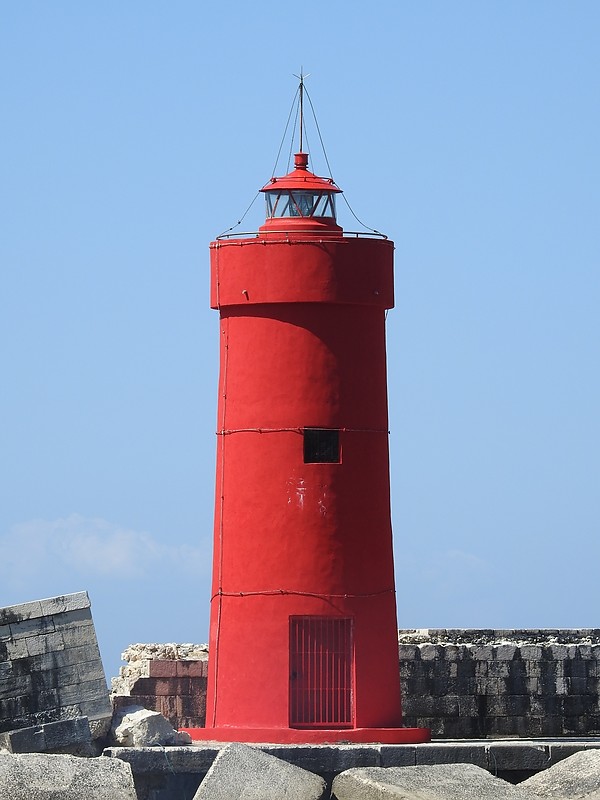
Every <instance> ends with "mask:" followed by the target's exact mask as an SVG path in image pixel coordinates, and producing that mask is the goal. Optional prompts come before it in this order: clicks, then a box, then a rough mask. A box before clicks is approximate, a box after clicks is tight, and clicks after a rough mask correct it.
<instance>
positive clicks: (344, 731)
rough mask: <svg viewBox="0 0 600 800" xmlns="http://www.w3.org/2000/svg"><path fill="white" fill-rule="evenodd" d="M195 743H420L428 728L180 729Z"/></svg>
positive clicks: (426, 739) (423, 740) (428, 733)
mask: <svg viewBox="0 0 600 800" xmlns="http://www.w3.org/2000/svg"><path fill="white" fill-rule="evenodd" d="M182 730H183V731H184V732H185V733H189V735H190V736H191V737H192V740H193V741H195V742H253V743H257V742H270V743H273V744H334V743H336V742H339V743H342V744H370V743H379V744H420V743H422V742H428V741H430V739H431V731H430V730H429V729H428V728H336V729H330V728H312V729H310V730H307V729H303V728H182Z"/></svg>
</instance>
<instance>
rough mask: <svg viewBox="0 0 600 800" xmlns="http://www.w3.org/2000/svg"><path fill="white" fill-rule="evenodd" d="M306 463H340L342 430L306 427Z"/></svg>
mask: <svg viewBox="0 0 600 800" xmlns="http://www.w3.org/2000/svg"><path fill="white" fill-rule="evenodd" d="M304 463H305V464H339V463H340V432H339V431H338V430H328V429H326V428H304Z"/></svg>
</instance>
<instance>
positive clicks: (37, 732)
mask: <svg viewBox="0 0 600 800" xmlns="http://www.w3.org/2000/svg"><path fill="white" fill-rule="evenodd" d="M91 738H92V735H91V732H90V726H89V723H88V720H87V717H78V718H77V719H69V720H60V721H58V722H48V723H46V724H45V725H37V726H35V727H31V728H19V729H17V730H13V731H6V732H5V733H0V748H4V749H5V750H8V752H9V753H43V752H47V751H52V750H63V749H65V748H66V747H73V746H74V745H84V744H87V743H89V742H90V741H91Z"/></svg>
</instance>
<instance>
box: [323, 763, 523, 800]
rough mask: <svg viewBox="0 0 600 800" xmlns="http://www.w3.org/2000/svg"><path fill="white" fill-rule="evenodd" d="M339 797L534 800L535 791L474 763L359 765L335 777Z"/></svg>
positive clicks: (334, 793) (367, 799) (361, 799)
mask: <svg viewBox="0 0 600 800" xmlns="http://www.w3.org/2000/svg"><path fill="white" fill-rule="evenodd" d="M332 796H333V797H334V798H336V800H394V798H396V800H457V798H460V800H534V798H535V795H534V794H533V793H532V792H528V791H526V790H525V789H521V788H520V787H519V786H512V785H511V784H510V783H507V782H506V781H503V780H500V778H495V777H494V776H493V775H491V774H490V773H489V772H487V770H484V769H481V768H480V767H475V766H474V765H473V764H437V765H433V766H415V767H388V768H385V767H366V768H362V767H358V768H356V769H349V770H348V771H347V772H342V773H341V774H340V775H338V776H337V777H336V778H335V779H334V781H333V789H332Z"/></svg>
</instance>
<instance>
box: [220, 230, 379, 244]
mask: <svg viewBox="0 0 600 800" xmlns="http://www.w3.org/2000/svg"><path fill="white" fill-rule="evenodd" d="M298 234H310V235H311V238H315V239H326V238H332V239H339V238H340V237H339V235H332V232H331V231H329V232H328V231H327V230H323V231H319V230H315V229H314V228H294V229H289V228H285V229H283V230H280V231H279V230H271V229H270V228H269V230H266V231H240V232H239V233H221V234H219V236H217V237H216V239H215V241H217V242H219V241H221V240H223V239H249V238H250V237H255V238H257V239H258V238H261V239H271V238H272V237H273V235H275V236H281V237H283V238H284V239H290V238H292V237H295V236H297V235H298ZM328 234H329V235H328ZM342 238H345V239H387V238H388V237H387V236H386V235H385V233H379V231H369V232H368V233H365V232H364V231H343V232H342Z"/></svg>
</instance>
